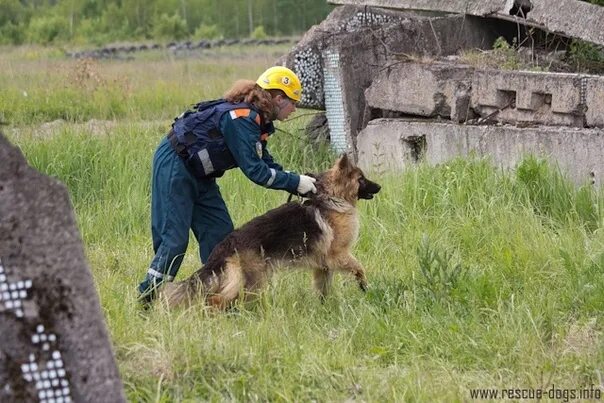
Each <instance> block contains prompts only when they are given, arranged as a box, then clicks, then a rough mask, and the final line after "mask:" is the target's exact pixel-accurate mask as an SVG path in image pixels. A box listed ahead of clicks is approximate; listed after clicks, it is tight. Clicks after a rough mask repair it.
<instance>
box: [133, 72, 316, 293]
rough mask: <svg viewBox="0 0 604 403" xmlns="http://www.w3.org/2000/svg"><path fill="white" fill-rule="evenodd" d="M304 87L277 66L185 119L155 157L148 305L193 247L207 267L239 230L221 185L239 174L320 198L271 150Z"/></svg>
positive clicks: (145, 288)
mask: <svg viewBox="0 0 604 403" xmlns="http://www.w3.org/2000/svg"><path fill="white" fill-rule="evenodd" d="M301 92H302V88H301V85H300V80H299V79H298V77H297V76H296V74H295V73H294V72H293V71H291V70H290V69H288V68H286V67H281V66H276V67H271V68H269V69H268V70H266V71H265V72H264V73H262V74H261V75H260V77H259V78H258V80H257V81H256V82H254V81H251V80H240V81H237V82H235V83H234V84H233V86H232V87H231V89H229V90H228V91H227V92H226V94H225V95H224V98H223V99H219V100H215V101H208V102H202V103H199V104H197V105H195V107H194V109H193V110H191V111H187V112H185V113H183V114H182V115H181V116H179V117H178V118H176V120H175V121H174V123H173V124H172V130H171V131H170V133H169V134H168V136H167V137H166V138H165V139H164V140H163V141H162V142H161V144H160V145H159V147H158V149H157V151H156V152H155V156H154V158H153V179H152V191H151V227H152V237H153V250H154V251H155V257H154V258H153V260H152V262H151V265H150V267H149V269H148V271H147V275H146V277H145V279H144V281H143V282H142V283H141V284H140V285H139V287H138V290H139V292H140V294H141V300H142V301H143V302H144V303H149V302H151V300H152V299H153V297H154V295H155V292H154V291H155V288H156V287H157V285H159V284H160V283H161V282H163V281H172V280H173V279H174V277H175V276H176V273H177V272H178V269H179V268H180V265H181V263H182V259H183V257H184V253H185V251H186V249H187V244H188V242H189V229H191V230H192V231H193V234H194V235H195V238H196V239H197V242H199V254H200V258H201V261H202V262H206V261H207V259H208V256H209V255H210V253H211V252H212V249H214V246H216V244H218V243H219V242H220V241H221V240H222V239H224V237H226V236H227V235H228V234H229V233H230V232H231V231H232V230H233V222H232V221H231V217H230V216H229V212H228V210H227V207H226V205H225V203H224V200H223V199H222V196H221V195H220V190H219V188H218V185H217V184H216V178H218V177H220V176H222V175H223V174H224V172H225V171H226V170H227V169H231V168H235V167H239V168H240V169H241V170H242V171H243V173H244V174H245V176H246V177H248V178H249V179H250V180H251V181H253V182H254V183H256V184H258V185H261V186H264V187H267V188H271V189H282V190H286V191H288V192H290V193H298V194H306V193H309V192H313V193H314V192H316V188H315V185H314V182H315V179H314V178H311V177H309V176H306V175H297V174H295V173H291V172H285V171H284V170H283V167H282V166H281V165H279V164H277V163H276V162H275V161H274V160H273V158H272V157H271V155H270V154H269V152H268V150H267V148H266V142H267V139H268V136H270V135H271V134H272V133H273V132H274V131H275V128H274V126H273V123H272V122H273V121H274V120H285V119H287V117H288V116H289V115H290V114H291V113H292V112H294V111H295V110H296V102H298V101H299V100H300V95H301Z"/></svg>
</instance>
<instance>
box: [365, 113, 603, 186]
mask: <svg viewBox="0 0 604 403" xmlns="http://www.w3.org/2000/svg"><path fill="white" fill-rule="evenodd" d="M357 146H358V162H359V165H360V166H361V167H362V168H363V169H367V170H369V171H376V170H377V171H383V170H393V171H397V170H403V169H405V168H406V167H408V166H411V165H413V164H415V163H416V162H417V161H425V162H427V163H429V164H432V165H434V164H440V163H445V162H447V161H448V160H451V159H453V158H455V157H465V156H469V155H470V154H471V153H472V154H474V155H477V156H488V157H490V158H491V159H492V161H493V163H494V164H496V165H497V166H500V167H502V168H506V169H513V168H514V167H516V166H517V164H518V163H519V162H520V161H521V160H522V159H523V158H524V157H525V156H527V155H529V154H530V155H535V156H538V157H543V158H547V159H548V160H549V161H551V162H552V163H554V164H558V166H560V168H561V169H562V170H563V172H565V173H566V174H567V175H568V177H569V178H570V179H571V180H573V181H574V182H575V183H576V184H585V183H591V184H594V185H595V186H598V187H600V186H603V185H604V164H602V161H604V130H602V129H579V128H568V127H544V126H543V127H532V128H518V127H514V126H470V125H458V124H452V123H438V122H429V121H414V120H404V119H376V120H373V121H371V122H369V125H367V127H366V128H365V129H364V130H362V131H361V132H360V133H359V136H358V138H357Z"/></svg>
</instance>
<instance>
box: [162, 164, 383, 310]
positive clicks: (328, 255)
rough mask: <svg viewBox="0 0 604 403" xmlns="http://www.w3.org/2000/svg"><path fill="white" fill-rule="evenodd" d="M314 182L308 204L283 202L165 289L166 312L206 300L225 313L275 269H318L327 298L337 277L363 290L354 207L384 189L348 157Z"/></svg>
mask: <svg viewBox="0 0 604 403" xmlns="http://www.w3.org/2000/svg"><path fill="white" fill-rule="evenodd" d="M315 177H316V179H317V183H316V186H317V193H316V194H314V195H313V196H312V197H311V198H310V199H308V200H306V201H304V202H303V203H299V202H291V203H287V204H284V205H282V206H280V207H277V208H275V209H273V210H270V211H268V212H267V213H265V214H263V215H261V216H259V217H256V218H254V219H253V220H251V221H250V222H248V223H247V224H245V225H243V226H242V227H241V228H239V229H237V230H235V231H233V232H232V233H231V234H230V235H228V236H227V237H226V238H225V239H224V240H223V241H222V242H220V243H219V244H218V245H217V246H216V247H215V248H214V250H213V251H212V253H211V254H210V257H209V258H208V261H207V263H206V264H205V265H204V266H203V267H202V268H201V269H199V270H197V271H196V272H195V273H194V274H193V275H192V276H191V277H190V278H188V279H187V280H185V281H182V282H177V283H168V284H166V285H165V286H164V288H163V289H162V290H161V291H160V294H161V295H162V299H163V300H165V301H167V304H168V306H169V307H175V306H178V305H183V304H187V305H188V304H191V303H193V302H195V301H196V300H197V299H205V302H206V303H207V304H208V305H210V306H213V307H215V308H218V309H225V308H228V307H229V306H230V305H231V304H232V303H233V302H234V301H235V300H236V299H237V298H239V297H244V298H245V297H248V296H252V295H254V294H256V293H257V292H258V291H259V290H260V289H261V288H262V287H263V286H264V285H265V284H266V282H267V281H268V279H269V278H270V277H271V274H272V272H273V270H274V269H275V268H278V267H304V268H311V269H313V270H314V284H315V287H316V288H317V290H318V292H319V295H320V296H321V298H322V299H323V298H325V296H326V295H327V293H328V291H329V288H330V284H331V280H332V277H333V272H334V271H344V272H348V273H350V274H352V275H353V276H354V277H355V279H356V281H357V283H358V285H359V287H360V288H361V290H363V291H366V290H367V280H366V278H365V271H364V269H363V266H362V265H361V264H360V263H359V262H358V261H357V260H356V259H355V258H354V256H352V254H351V248H352V246H353V245H354V243H355V241H356V239H357V237H358V234H359V217H358V213H357V210H356V203H357V200H359V199H372V198H373V195H374V194H376V193H377V192H379V191H380V185H378V184H377V183H375V182H372V181H370V180H368V179H367V178H365V176H364V174H363V172H362V171H361V169H359V168H358V167H356V166H355V165H354V164H353V163H352V162H351V161H350V160H349V158H348V157H347V156H346V155H343V156H342V157H340V158H339V159H338V160H337V162H336V163H335V165H334V166H333V167H332V168H331V169H329V170H328V171H326V172H323V173H321V174H319V175H315Z"/></svg>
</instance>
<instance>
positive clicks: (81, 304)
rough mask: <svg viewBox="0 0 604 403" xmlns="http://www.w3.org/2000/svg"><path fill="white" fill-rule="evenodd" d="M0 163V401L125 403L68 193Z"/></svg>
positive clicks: (9, 157)
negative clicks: (0, 339)
mask: <svg viewBox="0 0 604 403" xmlns="http://www.w3.org/2000/svg"><path fill="white" fill-rule="evenodd" d="M0 161H1V163H0V335H2V336H1V337H2V342H0V385H1V386H2V388H1V389H0V401H2V402H18V401H19V402H20V401H26V402H33V401H40V402H70V401H72V402H123V401H125V397H124V394H123V389H122V383H121V381H120V377H119V373H118V370H117V367H116V364H115V360H114V357H113V352H112V349H111V344H110V342H109V337H108V334H107V331H106V329H105V324H104V320H103V316H102V314H101V310H100V305H99V300H98V296H97V294H96V290H95V287H94V283H93V279H92V276H91V274H90V271H89V269H88V267H87V264H86V260H85V257H84V251H83V248H82V241H81V239H80V235H79V232H78V229H77V227H76V222H75V218H74V215H73V212H72V209H71V203H70V201H69V196H68V193H67V190H66V189H65V187H64V186H63V185H61V184H60V183H59V182H57V181H56V180H54V179H50V178H48V177H45V176H44V175H41V174H40V173H38V172H36V171H35V170H33V169H32V168H30V167H29V166H28V165H27V164H26V162H25V160H24V158H23V156H22V155H21V153H20V152H19V150H18V149H17V148H15V147H13V146H12V145H10V144H9V143H8V142H7V141H6V139H5V138H4V137H3V136H2V134H0Z"/></svg>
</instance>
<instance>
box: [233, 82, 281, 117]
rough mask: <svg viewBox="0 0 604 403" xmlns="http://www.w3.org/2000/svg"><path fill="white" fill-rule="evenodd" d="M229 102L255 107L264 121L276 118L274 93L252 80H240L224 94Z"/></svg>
mask: <svg viewBox="0 0 604 403" xmlns="http://www.w3.org/2000/svg"><path fill="white" fill-rule="evenodd" d="M223 98H224V99H226V100H227V101H228V102H233V103H238V102H246V103H248V104H251V105H254V106H255V107H256V108H257V109H258V110H259V111H260V112H261V113H262V115H263V117H264V121H265V122H267V121H272V120H274V118H275V106H274V103H273V94H272V91H266V90H264V89H262V88H260V86H259V85H258V84H256V83H255V82H254V81H252V80H238V81H235V83H234V84H233V86H232V87H231V88H230V89H229V90H228V91H227V92H225V93H224V96H223Z"/></svg>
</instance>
